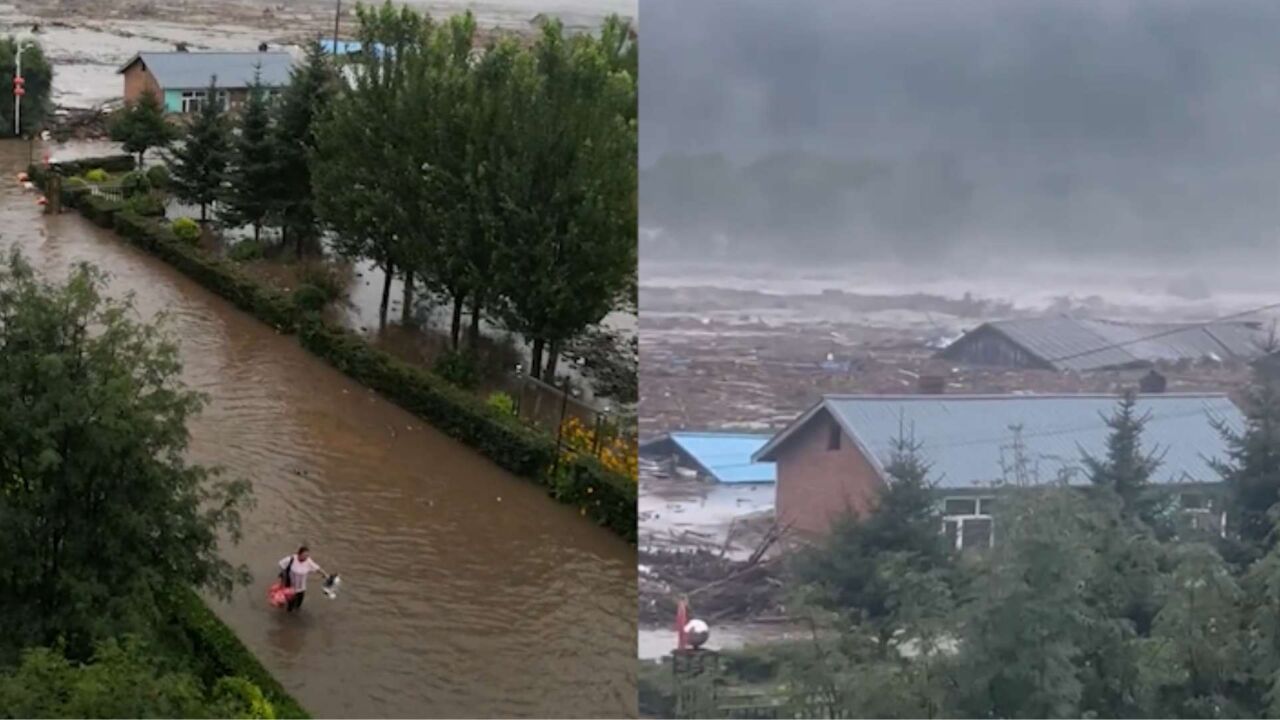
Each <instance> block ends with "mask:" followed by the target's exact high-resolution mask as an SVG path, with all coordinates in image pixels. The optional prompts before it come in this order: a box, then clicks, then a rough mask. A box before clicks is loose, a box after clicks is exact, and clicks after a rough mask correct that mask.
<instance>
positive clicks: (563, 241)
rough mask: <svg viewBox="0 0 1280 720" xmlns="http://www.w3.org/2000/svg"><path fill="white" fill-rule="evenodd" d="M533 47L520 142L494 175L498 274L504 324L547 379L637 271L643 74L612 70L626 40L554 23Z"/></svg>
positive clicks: (524, 80)
mask: <svg viewBox="0 0 1280 720" xmlns="http://www.w3.org/2000/svg"><path fill="white" fill-rule="evenodd" d="M532 53H533V59H534V63H533V66H532V68H531V70H532V72H531V73H525V72H520V73H518V75H517V79H516V81H515V82H513V83H512V84H511V86H510V87H511V88H512V91H513V92H512V93H511V94H510V98H511V99H510V103H511V108H512V113H511V117H513V118H515V119H516V125H515V130H514V131H513V132H512V133H511V135H510V137H512V138H514V139H517V140H518V144H516V145H514V150H513V151H512V152H510V153H508V154H507V155H506V157H505V158H504V160H503V163H502V164H501V165H500V166H498V167H496V168H495V171H496V172H495V173H494V177H495V179H496V181H497V182H498V183H499V189H498V190H497V193H496V194H497V196H498V197H501V198H503V202H502V205H501V212H500V213H498V214H497V216H496V220H497V222H496V227H497V229H498V236H500V237H502V238H503V243H502V245H501V247H500V252H499V261H498V266H499V267H500V268H501V269H500V271H499V272H498V273H497V274H496V277H497V278H498V279H499V282H501V283H502V284H503V285H502V292H501V295H502V296H503V299H504V306H505V316H506V319H507V322H508V324H509V325H510V327H511V328H512V329H514V330H516V331H518V332H520V333H521V334H522V335H524V336H525V337H526V338H527V339H528V340H529V341H530V342H531V344H532V347H533V360H532V363H531V365H532V367H533V368H534V374H535V375H541V374H545V373H546V371H547V370H549V371H550V372H551V373H552V374H554V371H555V365H556V359H557V357H558V356H559V351H560V349H561V348H562V346H563V344H564V343H566V342H568V341H569V340H570V339H571V338H573V337H574V336H576V335H577V334H578V333H579V332H581V331H582V330H583V328H585V327H587V326H589V325H592V324H594V323H597V322H599V321H600V320H601V319H602V318H604V316H605V315H606V314H607V313H608V312H609V311H610V310H611V309H612V308H613V307H614V306H615V305H616V304H617V303H618V300H619V297H620V295H622V294H623V293H624V292H625V290H626V287H627V284H628V278H629V276H630V274H631V273H632V272H633V270H634V267H635V251H636V163H635V153H636V124H635V103H636V78H635V76H634V75H632V74H631V73H630V72H629V71H627V70H615V69H614V67H615V66H616V65H617V64H618V63H617V62H616V60H615V57H616V56H617V55H618V45H617V43H614V44H613V45H612V46H610V47H605V46H603V45H602V44H601V42H600V40H599V39H598V38H593V37H589V36H586V35H579V36H575V37H573V38H566V37H565V36H564V33H563V29H562V27H561V26H560V24H559V23H557V22H548V23H546V24H545V25H544V27H543V33H542V35H541V37H540V38H539V39H538V42H537V44H536V45H535V46H534V48H533V50H532ZM544 352H547V355H546V356H545V357H544ZM544 360H545V361H546V365H545V367H546V370H544V369H543V362H544Z"/></svg>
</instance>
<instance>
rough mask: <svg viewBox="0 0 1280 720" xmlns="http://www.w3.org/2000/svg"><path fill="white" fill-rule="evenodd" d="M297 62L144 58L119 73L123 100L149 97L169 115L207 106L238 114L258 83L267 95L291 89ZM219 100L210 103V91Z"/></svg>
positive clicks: (232, 55)
mask: <svg viewBox="0 0 1280 720" xmlns="http://www.w3.org/2000/svg"><path fill="white" fill-rule="evenodd" d="M292 69H293V56H292V55H290V54H289V53H287V52H187V51H176V52H141V53H138V54H137V55H134V56H133V58H131V59H130V60H129V62H127V63H125V64H124V65H122V66H121V67H120V69H119V70H118V71H117V72H118V73H119V74H121V75H123V76H124V100H125V102H126V103H132V102H134V101H135V100H137V99H138V98H139V97H141V96H142V95H143V93H145V92H147V91H150V92H152V93H154V94H155V95H156V97H158V98H159V99H160V101H161V103H163V105H164V109H165V111H166V112H169V113H174V114H189V113H195V112H198V111H199V110H200V107H201V106H202V105H203V104H204V103H206V102H214V101H216V102H218V103H219V104H220V105H221V106H222V107H223V108H224V109H232V110H234V109H236V108H237V107H239V106H240V105H242V104H243V103H244V101H245V100H246V99H247V97H248V95H249V87H250V86H252V85H253V83H254V81H255V79H256V80H257V81H258V82H260V83H261V84H262V87H263V88H265V89H266V92H267V93H268V94H270V93H273V92H276V91H278V90H279V89H281V88H283V87H285V86H287V85H288V84H289V80H290V73H291V72H292ZM211 84H212V85H213V86H214V92H215V93H216V97H214V98H209V97H207V96H208V94H209V87H210V85H211Z"/></svg>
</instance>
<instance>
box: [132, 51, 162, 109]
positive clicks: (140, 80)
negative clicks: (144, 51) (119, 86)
mask: <svg viewBox="0 0 1280 720" xmlns="http://www.w3.org/2000/svg"><path fill="white" fill-rule="evenodd" d="M122 74H123V75H124V101H125V102H126V103H131V102H133V101H134V100H137V99H138V98H140V97H142V93H143V92H145V91H146V89H147V88H151V91H152V92H154V93H155V94H156V97H158V98H160V101H161V102H164V93H163V91H161V89H160V83H158V82H156V79H155V76H153V75H152V74H151V71H149V70H147V69H146V66H145V65H144V64H143V62H142V61H141V60H139V61H137V62H135V63H134V64H132V65H130V66H129V67H128V68H127V69H126V70H125V71H124V73H122Z"/></svg>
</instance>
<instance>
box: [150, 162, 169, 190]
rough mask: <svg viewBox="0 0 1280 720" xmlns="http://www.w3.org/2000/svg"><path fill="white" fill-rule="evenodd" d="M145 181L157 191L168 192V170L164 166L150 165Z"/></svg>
mask: <svg viewBox="0 0 1280 720" xmlns="http://www.w3.org/2000/svg"><path fill="white" fill-rule="evenodd" d="M147 181H148V182H150V183H151V187H153V188H155V189H157V190H168V189H169V168H167V167H165V166H164V165H152V166H151V167H149V168H147Z"/></svg>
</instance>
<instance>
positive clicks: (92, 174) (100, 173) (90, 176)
mask: <svg viewBox="0 0 1280 720" xmlns="http://www.w3.org/2000/svg"><path fill="white" fill-rule="evenodd" d="M84 179H85V180H88V181H89V182H91V183H104V182H106V181H108V180H110V179H111V176H110V175H108V174H107V171H106V170H103V169H102V168H94V169H92V170H90V171H89V172H87V173H85V174H84Z"/></svg>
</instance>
